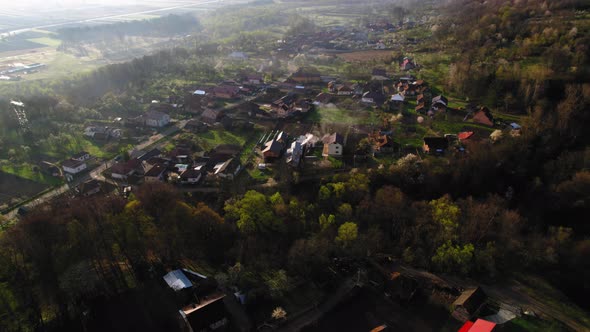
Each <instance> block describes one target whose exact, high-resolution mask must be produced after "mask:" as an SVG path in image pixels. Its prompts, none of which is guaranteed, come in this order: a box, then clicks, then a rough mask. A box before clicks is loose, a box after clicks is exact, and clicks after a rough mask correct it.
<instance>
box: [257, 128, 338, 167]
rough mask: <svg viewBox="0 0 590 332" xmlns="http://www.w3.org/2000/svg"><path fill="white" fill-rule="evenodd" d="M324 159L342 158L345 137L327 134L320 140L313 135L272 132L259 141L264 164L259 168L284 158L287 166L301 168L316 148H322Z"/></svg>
mask: <svg viewBox="0 0 590 332" xmlns="http://www.w3.org/2000/svg"><path fill="white" fill-rule="evenodd" d="M320 147H321V152H322V156H323V157H340V156H342V154H343V150H344V137H343V136H342V135H340V134H339V133H332V134H326V135H324V136H323V137H322V138H319V137H317V136H315V135H313V134H311V133H306V134H305V135H301V136H298V137H289V136H288V135H287V134H285V133H284V132H283V131H278V130H277V131H271V132H270V133H268V134H265V135H263V136H262V137H261V138H260V140H259V141H258V148H259V152H260V156H261V157H262V159H263V161H264V163H261V164H259V168H266V165H268V164H272V163H275V162H277V161H279V160H280V159H281V158H283V157H284V159H285V162H286V163H287V165H290V166H292V167H295V168H297V167H300V166H301V165H302V161H303V159H304V158H305V157H306V156H307V155H309V154H310V152H312V151H313V149H315V148H320Z"/></svg>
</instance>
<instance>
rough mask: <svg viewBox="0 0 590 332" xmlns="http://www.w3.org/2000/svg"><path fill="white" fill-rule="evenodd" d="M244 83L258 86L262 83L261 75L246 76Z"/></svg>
mask: <svg viewBox="0 0 590 332" xmlns="http://www.w3.org/2000/svg"><path fill="white" fill-rule="evenodd" d="M244 83H247V84H254V85H259V84H262V83H264V78H263V77H262V75H258V74H251V75H246V78H245V79H244Z"/></svg>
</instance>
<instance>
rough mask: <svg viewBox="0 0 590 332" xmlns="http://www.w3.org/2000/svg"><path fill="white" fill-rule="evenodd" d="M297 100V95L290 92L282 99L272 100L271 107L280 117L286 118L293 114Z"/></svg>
mask: <svg viewBox="0 0 590 332" xmlns="http://www.w3.org/2000/svg"><path fill="white" fill-rule="evenodd" d="M296 100H297V96H296V95H295V94H293V93H290V94H287V95H286V96H284V97H282V98H281V99H278V100H275V101H274V102H272V104H271V105H270V107H271V109H272V110H273V111H274V112H275V113H276V114H277V116H278V117H280V118H285V117H287V116H289V115H291V114H292V113H293V112H295V106H296V104H295V101H296Z"/></svg>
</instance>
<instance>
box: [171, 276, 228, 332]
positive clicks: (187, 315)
mask: <svg viewBox="0 0 590 332" xmlns="http://www.w3.org/2000/svg"><path fill="white" fill-rule="evenodd" d="M163 279H164V281H165V282H166V284H167V285H168V286H169V287H170V289H171V290H172V291H173V295H174V299H175V302H177V303H179V304H180V306H181V309H180V310H179V311H178V315H179V322H180V330H181V331H184V332H203V331H226V330H227V328H228V325H229V322H230V314H229V313H228V312H227V310H226V307H225V299H224V298H225V294H223V293H221V292H220V291H218V290H217V287H216V286H217V285H216V282H215V280H213V279H212V278H208V277H207V276H204V275H202V274H199V273H196V272H194V271H191V270H187V269H178V270H173V271H170V272H169V273H167V274H166V275H165V276H164V277H163Z"/></svg>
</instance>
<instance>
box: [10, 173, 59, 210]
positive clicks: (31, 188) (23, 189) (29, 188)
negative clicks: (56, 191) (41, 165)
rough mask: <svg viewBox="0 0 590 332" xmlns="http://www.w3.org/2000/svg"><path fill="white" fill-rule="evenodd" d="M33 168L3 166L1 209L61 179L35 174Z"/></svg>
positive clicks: (25, 198)
mask: <svg viewBox="0 0 590 332" xmlns="http://www.w3.org/2000/svg"><path fill="white" fill-rule="evenodd" d="M32 173H34V172H33V170H32V169H31V168H30V167H25V168H19V167H11V166H3V167H2V168H1V170H0V210H2V209H5V208H7V207H9V206H11V205H14V204H17V203H19V202H22V201H24V200H27V199H28V198H30V197H31V196H33V195H35V194H37V193H39V192H41V191H43V190H45V189H47V188H49V185H50V184H56V182H57V183H59V180H57V179H54V178H51V177H49V178H45V177H44V176H42V175H39V176H37V175H36V174H40V173H35V176H33V174H32ZM21 175H28V176H29V177H33V178H39V177H41V178H40V180H42V181H33V180H29V179H26V178H24V177H21Z"/></svg>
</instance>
